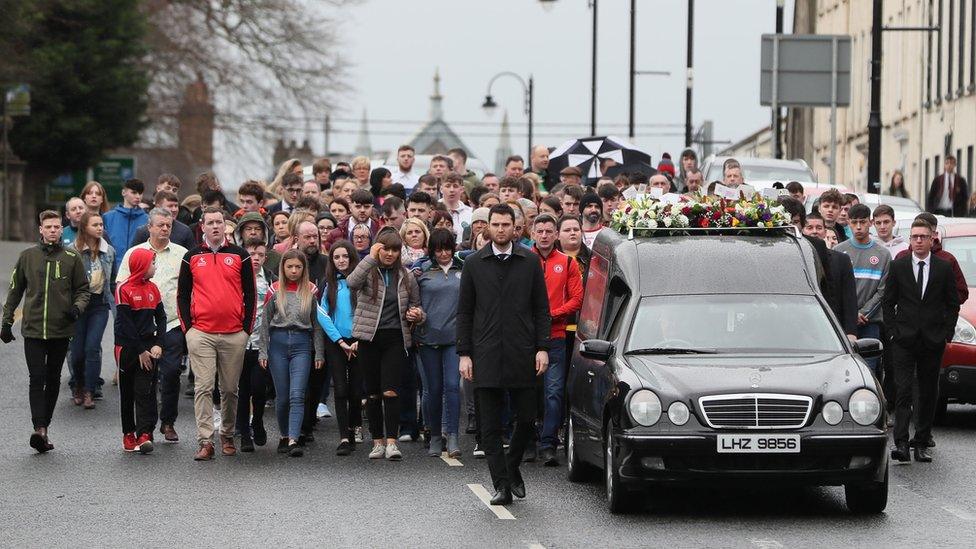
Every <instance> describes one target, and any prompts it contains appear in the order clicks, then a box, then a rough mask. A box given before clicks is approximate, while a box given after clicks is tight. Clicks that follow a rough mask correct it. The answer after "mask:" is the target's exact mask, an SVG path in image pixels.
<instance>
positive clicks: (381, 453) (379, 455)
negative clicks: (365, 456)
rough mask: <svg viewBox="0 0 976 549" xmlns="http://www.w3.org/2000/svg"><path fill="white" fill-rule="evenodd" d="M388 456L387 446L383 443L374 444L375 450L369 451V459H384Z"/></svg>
mask: <svg viewBox="0 0 976 549" xmlns="http://www.w3.org/2000/svg"><path fill="white" fill-rule="evenodd" d="M385 456H386V446H383V445H382V444H376V445H374V446H373V451H371V452H370V453H369V459H383V458H384V457H385Z"/></svg>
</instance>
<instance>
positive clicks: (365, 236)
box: [352, 234, 369, 240]
mask: <svg viewBox="0 0 976 549" xmlns="http://www.w3.org/2000/svg"><path fill="white" fill-rule="evenodd" d="M352 239H353V240H369V235H368V234H354V235H352Z"/></svg>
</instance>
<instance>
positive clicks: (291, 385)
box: [268, 328, 312, 440]
mask: <svg viewBox="0 0 976 549" xmlns="http://www.w3.org/2000/svg"><path fill="white" fill-rule="evenodd" d="M311 367H312V333H311V332H309V331H305V330H288V329H281V328H271V343H270V344H269V345H268V370H270V371H271V379H272V380H273V381H274V385H275V393H276V394H277V395H278V396H277V397H276V398H275V414H276V415H277V416H278V430H279V432H280V433H281V436H282V437H286V436H287V437H288V438H291V439H294V440H298V437H299V436H301V434H302V419H303V418H304V416H305V388H306V387H307V386H308V373H309V371H310V370H311Z"/></svg>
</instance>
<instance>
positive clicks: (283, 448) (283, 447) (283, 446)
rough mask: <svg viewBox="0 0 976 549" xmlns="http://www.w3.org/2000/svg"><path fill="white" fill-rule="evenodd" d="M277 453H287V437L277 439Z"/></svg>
mask: <svg viewBox="0 0 976 549" xmlns="http://www.w3.org/2000/svg"><path fill="white" fill-rule="evenodd" d="M278 453H279V454H287V453H288V437H285V438H282V439H278Z"/></svg>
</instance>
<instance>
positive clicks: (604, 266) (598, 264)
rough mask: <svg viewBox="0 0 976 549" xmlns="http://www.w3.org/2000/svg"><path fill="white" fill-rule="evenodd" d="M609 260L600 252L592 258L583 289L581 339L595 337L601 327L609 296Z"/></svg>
mask: <svg viewBox="0 0 976 549" xmlns="http://www.w3.org/2000/svg"><path fill="white" fill-rule="evenodd" d="M609 266H610V265H609V262H608V261H607V260H606V258H604V257H603V256H601V255H600V254H597V253H594V254H593V257H592V258H590V272H589V274H588V275H587V278H586V288H585V289H584V291H583V307H582V308H581V309H580V317H579V325H578V326H577V328H576V329H577V333H578V334H579V337H580V339H593V338H595V337H596V335H597V331H598V330H599V327H600V316H601V313H602V312H603V301H604V299H605V298H606V296H607V270H608V268H609Z"/></svg>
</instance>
